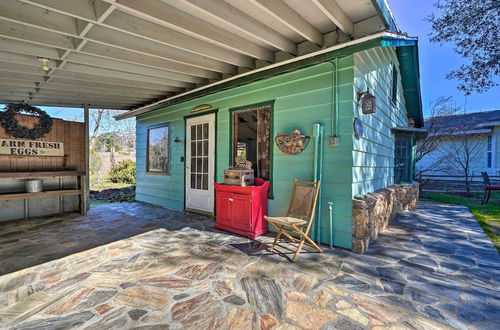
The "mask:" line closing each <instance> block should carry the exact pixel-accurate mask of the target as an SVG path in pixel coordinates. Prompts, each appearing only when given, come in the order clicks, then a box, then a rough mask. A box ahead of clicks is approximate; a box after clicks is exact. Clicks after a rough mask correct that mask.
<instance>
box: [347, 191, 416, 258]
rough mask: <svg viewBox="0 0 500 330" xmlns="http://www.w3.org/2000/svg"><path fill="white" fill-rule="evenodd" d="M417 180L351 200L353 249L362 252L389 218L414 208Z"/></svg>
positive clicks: (383, 227) (382, 228)
mask: <svg viewBox="0 0 500 330" xmlns="http://www.w3.org/2000/svg"><path fill="white" fill-rule="evenodd" d="M417 202H418V183H416V182H415V183H413V184H396V185H392V186H389V187H387V188H384V189H380V190H377V191H375V192H373V193H369V194H366V195H363V196H361V197H359V198H358V197H355V198H354V199H353V201H352V249H353V251H354V252H357V253H364V252H365V251H366V250H367V249H368V246H369V245H370V243H371V242H373V241H375V240H376V239H377V236H378V234H379V233H380V232H381V231H382V230H384V229H385V228H387V226H388V225H389V221H391V220H392V219H393V218H394V216H395V215H396V214H397V213H398V212H401V211H407V210H414V209H415V208H416V207H417Z"/></svg>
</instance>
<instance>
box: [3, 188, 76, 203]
mask: <svg viewBox="0 0 500 330" xmlns="http://www.w3.org/2000/svg"><path fill="white" fill-rule="evenodd" d="M80 194H83V191H82V190H81V189H66V190H48V191H42V192H37V193H15V194H0V200H7V199H25V198H37V197H54V196H67V195H80Z"/></svg>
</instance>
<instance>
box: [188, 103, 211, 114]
mask: <svg viewBox="0 0 500 330" xmlns="http://www.w3.org/2000/svg"><path fill="white" fill-rule="evenodd" d="M210 109H212V106H211V105H210V104H200V105H197V106H195V107H194V108H193V109H191V112H199V111H204V110H210Z"/></svg>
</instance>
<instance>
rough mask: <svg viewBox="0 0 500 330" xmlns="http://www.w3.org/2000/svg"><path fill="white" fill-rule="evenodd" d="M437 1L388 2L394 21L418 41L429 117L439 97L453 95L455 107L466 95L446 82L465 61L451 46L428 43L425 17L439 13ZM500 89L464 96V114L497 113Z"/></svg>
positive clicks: (421, 73) (499, 105) (428, 30)
mask: <svg viewBox="0 0 500 330" xmlns="http://www.w3.org/2000/svg"><path fill="white" fill-rule="evenodd" d="M435 1H436V0H388V2H389V6H390V7H391V9H392V11H393V14H394V17H395V18H396V22H397V24H398V25H399V28H400V29H401V30H402V31H403V32H407V33H408V35H410V36H414V37H418V38H419V56H420V86H421V88H422V99H423V105H424V113H425V115H427V114H428V112H427V108H428V107H429V102H432V101H434V100H436V99H437V98H438V97H440V96H452V97H453V99H454V100H455V101H456V102H457V104H461V105H463V104H464V103H465V96H464V95H463V93H462V92H460V91H459V90H458V89H457V81H453V80H448V79H446V77H445V76H446V74H447V73H448V72H450V71H452V70H454V69H455V68H458V67H459V66H460V65H461V64H463V63H467V61H466V60H465V59H464V58H462V57H461V56H460V55H458V54H456V53H455V52H454V51H453V45H443V46H440V45H439V44H436V43H430V42H429V33H430V32H431V26H430V23H428V22H426V21H424V18H425V17H426V16H428V15H430V14H431V13H432V12H435V13H436V14H437V13H438V11H437V10H436V9H435V8H434V6H433V3H434V2H435ZM499 95H500V87H495V88H493V89H491V90H489V91H488V92H486V93H483V94H472V95H469V96H468V97H467V112H476V111H485V110H500V100H499V97H498V96H499Z"/></svg>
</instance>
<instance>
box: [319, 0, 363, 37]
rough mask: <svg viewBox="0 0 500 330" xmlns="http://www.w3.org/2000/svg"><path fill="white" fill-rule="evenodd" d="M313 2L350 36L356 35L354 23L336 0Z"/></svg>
mask: <svg viewBox="0 0 500 330" xmlns="http://www.w3.org/2000/svg"><path fill="white" fill-rule="evenodd" d="M313 2H314V4H315V5H316V6H317V7H318V8H319V9H321V11H322V12H323V14H325V15H326V16H327V17H328V18H329V19H330V20H331V21H332V22H333V23H335V25H337V26H338V28H339V29H341V30H342V31H343V32H344V33H345V34H347V35H348V36H350V37H352V36H353V35H354V24H353V23H352V22H351V20H350V19H349V17H347V15H346V14H345V13H344V11H343V10H342V8H340V6H339V5H338V3H337V1H336V0H313Z"/></svg>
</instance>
